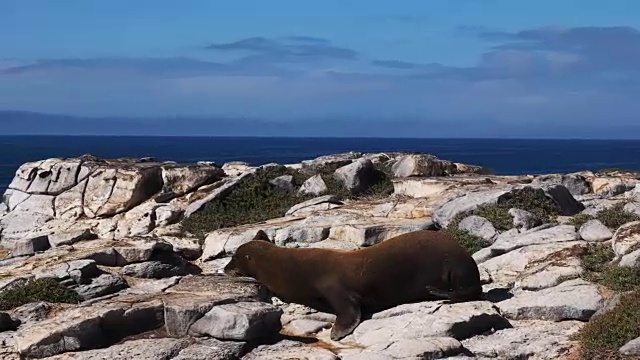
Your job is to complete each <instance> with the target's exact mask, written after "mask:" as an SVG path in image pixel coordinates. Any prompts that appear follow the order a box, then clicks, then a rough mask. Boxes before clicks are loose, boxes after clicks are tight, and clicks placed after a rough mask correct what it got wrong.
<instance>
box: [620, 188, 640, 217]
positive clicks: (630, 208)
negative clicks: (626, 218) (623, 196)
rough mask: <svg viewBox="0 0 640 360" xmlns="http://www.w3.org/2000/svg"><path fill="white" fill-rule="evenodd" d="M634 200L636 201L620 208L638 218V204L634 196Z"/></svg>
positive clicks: (639, 208) (639, 212) (639, 210)
mask: <svg viewBox="0 0 640 360" xmlns="http://www.w3.org/2000/svg"><path fill="white" fill-rule="evenodd" d="M636 189H640V187H637V188H636ZM639 191H640V190H639ZM635 199H636V201H633V202H628V203H626V204H625V205H624V206H623V207H622V210H624V211H626V212H630V213H632V214H636V215H638V216H640V202H638V201H637V199H638V197H637V195H636V198H635Z"/></svg>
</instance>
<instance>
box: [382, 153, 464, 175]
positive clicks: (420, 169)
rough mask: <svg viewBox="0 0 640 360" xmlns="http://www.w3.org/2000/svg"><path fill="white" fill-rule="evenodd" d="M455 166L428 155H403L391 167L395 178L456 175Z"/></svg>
mask: <svg viewBox="0 0 640 360" xmlns="http://www.w3.org/2000/svg"><path fill="white" fill-rule="evenodd" d="M457 170H458V168H457V166H456V164H454V163H453V162H451V161H446V160H440V159H438V158H437V157H435V156H433V155H429V154H415V155H405V156H402V157H400V158H399V159H398V160H396V161H395V162H394V163H393V165H392V166H391V171H392V172H393V175H394V176H395V177H399V178H404V177H410V176H425V177H426V176H446V175H451V174H454V173H456V172H457Z"/></svg>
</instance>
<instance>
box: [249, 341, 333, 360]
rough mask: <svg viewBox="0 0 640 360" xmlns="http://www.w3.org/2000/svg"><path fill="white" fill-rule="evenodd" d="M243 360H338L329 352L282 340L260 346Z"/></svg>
mask: <svg viewBox="0 0 640 360" xmlns="http://www.w3.org/2000/svg"><path fill="white" fill-rule="evenodd" d="M242 359H243V360H291V359H304V360H339V358H338V357H337V356H336V355H335V354H334V353H333V352H331V351H329V350H327V349H323V348H321V347H316V346H307V345H305V344H304V343H301V342H298V341H293V340H282V341H279V342H278V343H276V344H273V345H260V346H257V347H256V348H255V349H253V350H252V351H251V352H249V353H248V354H246V355H245V356H243V357H242Z"/></svg>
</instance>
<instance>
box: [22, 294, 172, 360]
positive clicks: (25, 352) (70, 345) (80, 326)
mask: <svg viewBox="0 0 640 360" xmlns="http://www.w3.org/2000/svg"><path fill="white" fill-rule="evenodd" d="M162 318H163V316H162V302H161V301H158V300H156V301H148V302H144V303H136V304H130V303H108V304H104V306H90V307H78V308H73V309H69V310H66V311H61V312H59V313H57V314H56V316H55V317H53V318H49V319H46V320H44V321H41V322H37V323H30V324H25V325H24V326H21V327H20V328H19V329H18V332H17V334H16V349H17V350H18V352H20V354H21V356H23V357H31V358H43V357H47V356H53V355H57V354H60V353H63V352H69V351H77V350H80V349H92V348H95V347H98V346H101V345H103V343H104V341H105V339H109V338H110V337H114V336H119V337H124V336H126V335H129V334H135V333H142V332H145V331H148V330H151V329H155V328H157V327H159V326H161V325H162V323H163V319H162Z"/></svg>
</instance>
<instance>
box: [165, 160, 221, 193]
mask: <svg viewBox="0 0 640 360" xmlns="http://www.w3.org/2000/svg"><path fill="white" fill-rule="evenodd" d="M224 176H225V173H224V170H223V169H221V168H219V167H216V166H211V165H205V164H203V165H191V166H179V165H178V166H176V165H171V164H170V165H164V166H162V184H163V186H162V190H161V192H160V196H159V198H160V199H161V200H162V201H161V202H166V201H167V200H169V199H171V198H174V197H179V196H182V195H184V194H186V193H188V192H191V191H193V190H195V189H197V188H199V187H200V186H203V185H207V184H211V183H214V182H216V181H218V180H220V179H222V178H223V177H224Z"/></svg>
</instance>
